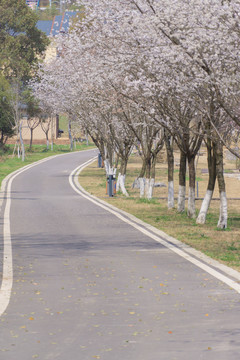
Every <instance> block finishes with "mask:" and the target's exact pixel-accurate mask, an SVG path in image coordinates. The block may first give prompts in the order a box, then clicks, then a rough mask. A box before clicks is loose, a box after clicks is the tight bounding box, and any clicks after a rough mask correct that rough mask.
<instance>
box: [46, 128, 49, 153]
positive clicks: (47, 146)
mask: <svg viewBox="0 0 240 360" xmlns="http://www.w3.org/2000/svg"><path fill="white" fill-rule="evenodd" d="M46 140H47V150H49V140H48V131H46Z"/></svg>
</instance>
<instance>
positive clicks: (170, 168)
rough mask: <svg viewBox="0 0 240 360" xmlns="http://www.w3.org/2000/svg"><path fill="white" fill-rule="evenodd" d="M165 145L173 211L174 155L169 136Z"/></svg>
mask: <svg viewBox="0 0 240 360" xmlns="http://www.w3.org/2000/svg"><path fill="white" fill-rule="evenodd" d="M165 145H166V150H167V162H168V208H169V209H172V208H174V182H173V180H174V155H173V147H172V145H171V138H170V137H169V136H168V135H166V136H165Z"/></svg>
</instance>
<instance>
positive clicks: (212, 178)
mask: <svg viewBox="0 0 240 360" xmlns="http://www.w3.org/2000/svg"><path fill="white" fill-rule="evenodd" d="M213 147H214V144H212V142H211V140H210V139H209V140H208V142H207V152H208V186H207V191H206V194H205V196H204V199H203V202H202V205H201V209H200V211H199V214H198V217H197V220H196V222H197V224H205V222H206V217H207V212H208V209H209V206H210V203H211V200H212V196H213V192H214V188H215V183H216V156H215V151H214V148H213Z"/></svg>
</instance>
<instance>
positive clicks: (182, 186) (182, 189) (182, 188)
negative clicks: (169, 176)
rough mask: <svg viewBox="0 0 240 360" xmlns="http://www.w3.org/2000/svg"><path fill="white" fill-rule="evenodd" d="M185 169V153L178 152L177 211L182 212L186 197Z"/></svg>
mask: <svg viewBox="0 0 240 360" xmlns="http://www.w3.org/2000/svg"><path fill="white" fill-rule="evenodd" d="M186 170H187V157H186V154H185V153H184V152H183V151H181V152H180V167H179V190H178V212H184V210H185V199H186Z"/></svg>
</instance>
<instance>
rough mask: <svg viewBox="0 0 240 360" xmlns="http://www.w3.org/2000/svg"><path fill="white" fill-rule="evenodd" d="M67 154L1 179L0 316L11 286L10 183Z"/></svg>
mask: <svg viewBox="0 0 240 360" xmlns="http://www.w3.org/2000/svg"><path fill="white" fill-rule="evenodd" d="M90 150H94V149H89V150H85V151H90ZM85 151H84V152H85ZM69 154H73V153H66V154H60V155H53V156H49V157H47V158H44V159H42V160H39V161H37V162H35V163H32V164H29V165H26V166H24V167H22V168H20V169H18V170H16V171H14V172H12V173H11V174H9V175H8V176H6V178H5V179H3V181H2V186H1V195H2V198H4V194H5V193H6V205H5V209H4V216H3V273H2V284H1V288H0V316H1V315H2V314H3V313H4V311H5V310H6V309H7V307H8V304H9V301H10V297H11V291H12V285H13V261H12V239H11V229H10V208H11V187H12V182H13V180H14V179H15V178H16V177H17V176H18V175H20V174H21V173H23V172H24V171H26V170H28V169H30V168H32V167H34V166H37V165H39V164H42V163H43V162H45V161H49V160H51V159H53V158H55V157H60V156H66V155H69ZM2 203H3V199H2V200H1V202H0V208H1V206H2Z"/></svg>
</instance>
